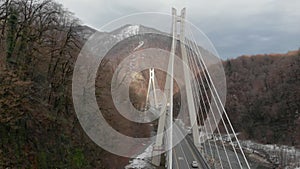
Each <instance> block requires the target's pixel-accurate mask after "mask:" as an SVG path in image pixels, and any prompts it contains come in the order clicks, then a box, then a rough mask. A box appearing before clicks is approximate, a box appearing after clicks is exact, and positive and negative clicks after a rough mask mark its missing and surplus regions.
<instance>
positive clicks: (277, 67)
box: [224, 50, 300, 147]
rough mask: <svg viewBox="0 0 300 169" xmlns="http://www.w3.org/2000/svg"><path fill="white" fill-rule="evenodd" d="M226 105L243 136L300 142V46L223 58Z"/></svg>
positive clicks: (273, 141) (289, 142)
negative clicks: (286, 49) (286, 51)
mask: <svg viewBox="0 0 300 169" xmlns="http://www.w3.org/2000/svg"><path fill="white" fill-rule="evenodd" d="M224 68H225V72H226V78H227V86H228V93H227V103H226V108H227V110H228V112H229V113H230V117H231V121H232V122H233V124H234V126H235V128H236V129H238V130H240V131H242V132H243V134H244V136H245V138H249V139H254V140H257V141H259V142H262V143H281V144H287V145H292V146H298V147H299V146H300V113H299V111H300V50H298V51H291V52H289V53H287V54H269V55H255V56H241V57H239V58H236V59H230V60H227V61H225V62H224Z"/></svg>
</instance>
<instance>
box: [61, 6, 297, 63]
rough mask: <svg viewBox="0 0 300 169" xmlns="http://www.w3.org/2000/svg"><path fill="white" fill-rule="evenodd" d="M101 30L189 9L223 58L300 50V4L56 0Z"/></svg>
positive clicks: (188, 12)
mask: <svg viewBox="0 0 300 169" xmlns="http://www.w3.org/2000/svg"><path fill="white" fill-rule="evenodd" d="M57 1H58V2H60V3H62V4H63V5H64V7H65V8H68V9H69V10H70V11H72V12H74V13H75V15H76V16H77V17H78V18H79V19H80V20H81V21H82V22H83V24H86V25H89V26H91V27H94V28H96V29H99V28H100V27H101V26H103V25H104V24H106V23H108V22H110V21H112V20H114V19H117V18H119V17H122V16H125V15H128V14H132V13H136V12H163V13H170V11H171V7H176V8H178V9H181V8H183V7H186V8H187V19H188V20H189V21H191V22H192V23H193V24H195V25H196V26H197V27H199V28H200V29H201V30H202V31H203V32H204V33H205V34H206V35H207V36H208V37H209V39H210V40H211V41H212V42H213V44H214V46H215V48H216V49H217V51H218V52H219V54H220V56H221V57H222V58H232V57H237V56H240V55H243V54H264V53H278V52H279V53H285V52H287V51H289V50H296V49H298V48H300V0H57Z"/></svg>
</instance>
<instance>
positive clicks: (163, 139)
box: [148, 8, 200, 166]
mask: <svg viewBox="0 0 300 169" xmlns="http://www.w3.org/2000/svg"><path fill="white" fill-rule="evenodd" d="M185 16H186V9H185V8H183V9H182V10H181V15H177V11H176V9H175V8H172V46H171V51H170V58H169V63H168V73H169V75H167V76H166V82H165V88H164V94H165V96H166V98H167V99H166V101H167V102H166V103H167V104H165V105H162V107H161V108H160V109H159V110H158V111H160V115H161V116H160V118H159V121H158V130H157V137H156V140H155V144H154V146H153V151H152V155H153V157H152V163H153V164H154V165H157V166H159V165H160V159H161V157H160V154H161V152H162V151H164V150H165V149H166V148H167V147H166V146H168V147H169V148H170V151H169V152H168V155H167V158H168V159H167V160H168V161H169V163H172V149H171V148H172V147H173V146H172V144H173V143H172V127H173V126H172V125H173V124H172V123H173V87H174V84H173V83H174V82H173V75H174V74H173V73H174V57H175V51H176V46H177V43H178V40H179V42H180V43H179V45H180V46H179V47H180V49H181V56H182V61H183V64H185V65H188V58H187V51H186V46H185ZM178 23H179V24H180V27H178ZM178 29H179V31H178ZM178 32H179V33H178ZM183 73H184V82H185V89H186V90H185V92H186V96H187V98H186V99H187V103H188V112H189V119H190V124H191V125H192V126H191V127H192V134H193V141H194V144H195V146H196V147H200V141H199V128H198V123H197V114H196V107H195V103H194V99H193V98H194V96H193V93H192V84H191V75H190V70H189V68H188V67H187V66H183ZM150 77H151V76H150ZM149 87H150V86H149ZM148 91H149V90H148ZM199 120H200V119H199ZM166 129H169V132H167V133H166V135H163V132H164V130H166Z"/></svg>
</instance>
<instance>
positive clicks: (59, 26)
mask: <svg viewBox="0 0 300 169" xmlns="http://www.w3.org/2000/svg"><path fill="white" fill-rule="evenodd" d="M79 24H80V22H79V20H78V19H77V18H76V17H74V15H73V14H72V13H70V12H69V11H67V10H66V9H64V8H63V7H62V6H61V5H60V4H57V3H56V2H54V1H52V0H1V2H0V168H7V167H9V168H104V167H103V163H102V161H105V159H104V158H103V157H105V156H104V153H105V152H103V150H102V149H101V148H99V147H98V146H97V145H95V144H94V143H93V142H92V141H90V140H89V139H88V137H87V136H86V135H85V133H84V132H83V131H82V129H81V127H80V124H79V123H78V121H77V118H76V115H75V113H74V110H73V105H72V98H71V78H72V73H73V65H74V62H75V60H76V58H77V55H78V53H79V51H80V48H81V46H82V44H83V40H84V39H83V36H82V35H81V33H82V32H81V31H82V26H80V25H79Z"/></svg>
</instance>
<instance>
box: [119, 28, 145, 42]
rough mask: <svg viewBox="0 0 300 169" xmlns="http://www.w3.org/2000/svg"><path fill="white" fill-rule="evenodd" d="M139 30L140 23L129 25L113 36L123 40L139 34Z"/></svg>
mask: <svg viewBox="0 0 300 169" xmlns="http://www.w3.org/2000/svg"><path fill="white" fill-rule="evenodd" d="M139 31H140V25H129V26H127V27H125V28H124V29H122V30H121V31H120V32H118V33H117V34H116V35H113V37H114V38H116V39H117V40H119V41H121V40H123V39H126V38H128V37H130V36H134V35H137V34H138V33H139Z"/></svg>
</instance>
